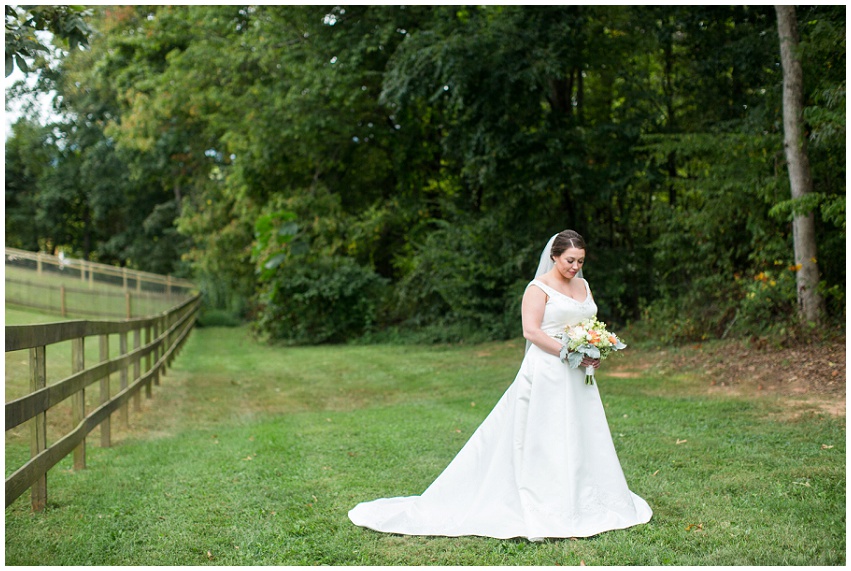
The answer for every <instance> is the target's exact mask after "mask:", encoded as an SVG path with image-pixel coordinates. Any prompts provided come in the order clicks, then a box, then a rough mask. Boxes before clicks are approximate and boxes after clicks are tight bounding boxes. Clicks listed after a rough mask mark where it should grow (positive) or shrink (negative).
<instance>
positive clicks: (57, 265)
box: [5, 248, 195, 319]
mask: <svg viewBox="0 0 851 571" xmlns="http://www.w3.org/2000/svg"><path fill="white" fill-rule="evenodd" d="M5 254H6V256H5V257H6V260H5V268H6V274H5V283H6V295H5V297H6V303H7V304H12V305H17V306H21V307H28V308H32V309H37V310H42V311H47V312H50V313H57V314H59V315H61V316H62V317H76V318H84V319H87V318H99V319H100V318H103V319H113V318H126V319H131V318H133V317H143V316H147V315H153V314H155V313H159V312H161V311H164V310H166V309H168V308H170V307H173V306H175V305H177V304H178V303H180V302H181V301H184V300H186V299H188V298H189V297H191V296H192V295H193V294H194V292H195V286H194V285H193V284H192V283H191V282H189V281H187V280H183V279H179V278H174V277H171V276H162V275H159V274H152V273H150V272H142V271H138V270H131V269H128V268H119V267H115V266H109V265H106V264H99V263H96V262H89V261H87V260H77V259H73V258H65V257H60V256H52V255H50V254H45V253H42V252H27V251H26V250H18V249H16V248H6V252H5Z"/></svg>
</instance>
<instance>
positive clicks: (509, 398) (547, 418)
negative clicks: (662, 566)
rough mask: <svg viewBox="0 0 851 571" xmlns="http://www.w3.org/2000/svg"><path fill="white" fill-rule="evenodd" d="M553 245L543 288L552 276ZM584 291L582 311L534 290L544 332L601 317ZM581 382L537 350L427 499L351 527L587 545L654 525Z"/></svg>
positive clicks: (374, 504)
mask: <svg viewBox="0 0 851 571" xmlns="http://www.w3.org/2000/svg"><path fill="white" fill-rule="evenodd" d="M554 239H555V236H554V237H553V238H552V239H550V242H549V243H548V244H547V246H546V247H545V248H544V251H543V253H542V254H541V259H540V264H539V267H538V271H537V272H536V278H537V277H538V276H540V275H543V274H544V273H546V272H547V271H549V269H550V268H552V260H551V259H550V251H551V248H552V243H553V240H554ZM548 264H549V266H548ZM580 279H581V278H580ZM582 282H583V283H584V285H585V288H586V297H585V299H584V301H578V300H576V299H574V298H572V297H568V296H566V295H564V294H562V293H560V292H559V291H557V290H555V289H552V288H550V287H549V286H548V285H547V284H545V283H543V282H541V281H539V280H538V279H534V280H532V281H531V282H530V283H529V285H528V286H527V288H528V287H537V288H540V289H542V290H543V291H544V292H546V293H547V296H548V300H547V302H546V307H545V310H544V317H543V321H542V323H541V329H542V330H543V331H545V332H546V333H548V334H551V335H552V334H555V333H559V332H561V331H563V330H564V328H565V326H567V325H573V324H576V323H578V322H580V321H582V320H583V319H587V318H589V317H592V316H594V315H595V314H596V313H597V306H596V304H595V303H594V300H593V298H592V297H591V295H590V292H591V290H590V288H589V286H588V283H587V282H585V280H584V279H583V280H582ZM584 380H585V373H584V370H583V369H572V368H570V367H568V365H566V364H565V363H563V362H562V361H561V360H560V359H559V357H558V356H555V355H551V354H550V353H547V352H546V351H544V350H543V349H541V348H540V347H538V346H537V345H534V344H532V345H531V346H530V347H528V348H527V350H526V353H525V355H524V357H523V362H522V363H521V365H520V370H519V371H518V372H517V375H516V377H515V379H514V381H513V382H512V383H511V385H510V386H509V387H508V389H507V390H506V391H505V393H504V394H503V395H502V397H501V398H500V399H499V402H497V403H496V405H495V406H494V408H493V410H491V412H490V413H489V414H488V416H487V417H486V418H485V419H484V421H483V422H482V424H481V425H480V426H479V427H478V428H477V429H476V431H475V432H474V433H473V434H472V436H471V437H470V439H469V440H468V441H467V443H466V444H465V445H464V447H463V448H462V449H461V450H460V451H459V452H458V454H457V455H456V456H455V458H454V459H452V461H451V462H450V463H449V465H448V466H447V467H446V469H445V470H444V471H443V472H442V473H441V474H440V475H439V476H438V477H437V479H435V480H434V482H432V484H431V485H429V486H428V488H427V489H426V490H425V491H424V492H423V493H422V494H421V495H418V496H417V495H411V496H404V497H395V498H382V499H378V500H373V501H368V502H363V503H360V504H358V505H357V506H355V507H354V508H353V509H352V510H351V511H349V518H350V519H351V521H352V522H353V523H355V524H356V525H358V526H362V527H366V528H369V529H373V530H376V531H380V532H385V533H397V534H403V535H426V536H450V537H455V536H463V535H479V536H486V537H495V538H502V539H507V538H513V537H525V538H528V539H530V540H539V539H543V538H547V537H549V538H567V537H589V536H592V535H596V534H599V533H602V532H605V531H609V530H614V529H623V528H627V527H631V526H634V525H638V524H642V523H646V522H648V521H649V520H650V518H651V517H652V513H653V512H652V510H651V509H650V507H649V506H648V505H647V502H645V501H644V500H643V499H642V498H641V497H639V496H638V495H636V494H634V493H633V492H632V491H630V489H629V487H628V486H627V482H626V479H625V477H624V473H623V470H622V469H621V465H620V461H619V460H618V456H617V453H616V451H615V448H614V444H613V442H612V437H611V433H610V431H609V426H608V423H607V421H606V415H605V411H604V409H603V405H602V402H601V400H600V394H599V392H598V387H597V384H592V385H586V384H585V382H584ZM415 444H416V443H412V446H415Z"/></svg>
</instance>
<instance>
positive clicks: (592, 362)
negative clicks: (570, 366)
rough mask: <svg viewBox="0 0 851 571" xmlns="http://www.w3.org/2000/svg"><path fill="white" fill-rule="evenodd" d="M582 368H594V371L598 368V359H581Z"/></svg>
mask: <svg viewBox="0 0 851 571" xmlns="http://www.w3.org/2000/svg"><path fill="white" fill-rule="evenodd" d="M582 366H583V367H594V368H595V369H596V368H597V367H599V366H600V359H592V358H591V357H582Z"/></svg>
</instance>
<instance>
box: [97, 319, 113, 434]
mask: <svg viewBox="0 0 851 571" xmlns="http://www.w3.org/2000/svg"><path fill="white" fill-rule="evenodd" d="M105 361H109V334H105V335H101V336H100V362H101V363H103V362H105ZM108 402H109V374H107V375H106V376H104V377H103V378H102V379H101V380H100V404H102V405H103V404H106V403H108ZM111 416H112V415H110V416H107V417H106V418H105V419H103V422H102V423H101V425H100V445H101V446H102V447H103V448H109V446H110V443H111V438H112V427H111V425H110V421H111V420H112V418H111Z"/></svg>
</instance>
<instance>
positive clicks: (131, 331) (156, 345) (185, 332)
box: [6, 295, 201, 511]
mask: <svg viewBox="0 0 851 571" xmlns="http://www.w3.org/2000/svg"><path fill="white" fill-rule="evenodd" d="M200 301H201V298H200V296H199V295H195V296H193V297H192V298H190V299H188V300H186V301H185V302H183V303H181V304H180V305H178V306H176V307H174V308H173V309H171V310H169V311H166V312H164V313H162V314H160V315H157V316H154V317H148V318H141V319H129V320H125V321H65V322H60V323H47V324H40V325H17V326H6V351H7V352H9V351H19V350H27V349H28V350H29V374H30V392H29V394H27V395H25V396H23V397H21V398H18V399H15V400H12V401H10V402H7V403H6V431H7V432H8V431H9V430H11V429H14V428H15V427H17V426H19V425H21V424H23V423H24V422H27V421H29V422H30V423H31V429H30V460H29V461H28V462H26V463H25V464H24V465H23V466H21V467H20V468H18V469H17V470H16V471H15V472H14V473H13V474H12V475H11V476H9V477H8V478H7V479H6V505H7V506H8V505H9V504H10V503H12V502H13V501H14V500H15V499H16V498H18V497H19V496H21V495H22V494H23V493H24V492H25V491H26V490H27V489H28V488H32V507H33V510H35V511H40V510H42V509H44V507H45V505H46V503H47V472H48V470H50V469H51V468H52V467H53V466H55V465H56V464H57V463H58V462H59V461H60V460H62V459H63V458H64V457H66V456H68V455H69V454H71V453H72V452H73V454H74V469H77V470H79V469H84V468H85V467H86V436H87V435H88V434H89V433H90V432H91V431H92V430H93V429H94V428H95V427H97V426H100V427H101V432H100V434H101V446H105V447H108V446H110V418H111V415H112V414H113V413H115V412H119V413H120V414H121V415H122V417H123V418H124V420H125V421H126V420H127V416H128V406H129V401H130V399H131V398H133V399H135V403H136V405H137V408H138V405H139V398H140V392H141V389H142V388H143V387H144V388H145V394H146V396H147V397H149V398H150V397H151V385H152V384H154V385H158V384H159V383H160V376H161V375H164V374H165V373H166V370H167V368H168V367H170V366H171V363H172V360H173V359H174V357H175V355H176V354H177V352H178V351H179V349H180V348H181V346H182V345H183V343H184V342H185V341H186V339H187V337H188V336H189V333H190V331H191V330H192V327H193V325H194V324H195V318H196V314H197V311H198V308H199V305H200ZM116 334H117V335H118V339H119V345H120V347H119V353H120V354H119V356H118V357H115V358H112V359H110V358H109V336H110V335H116ZM143 334H144V344H143V343H142V335H143ZM130 336H132V348H131V347H130V346H129V344H128V341H129V339H128V337H130ZM89 337H97V338H98V342H99V355H100V362H99V363H98V364H96V365H94V366H91V367H88V368H87V366H86V363H85V342H86V339H87V338H89ZM64 341H70V342H71V361H72V363H71V366H72V371H73V372H72V374H71V376H69V377H67V378H65V379H63V380H61V381H59V382H56V383H53V384H50V385H47V383H46V380H47V357H46V355H47V351H46V349H47V347H48V346H49V345H52V344H55V343H60V342H64ZM114 373H117V374H118V375H119V380H120V387H121V388H120V390H119V391H118V392H117V393H116V394H114V395H110V375H112V374H114ZM94 383H99V384H100V406H98V407H97V408H95V409H94V410H92V411H90V412H88V414H87V412H86V398H85V391H86V388H87V387H89V386H90V385H92V384H94ZM67 399H71V407H72V413H73V417H74V418H73V422H74V424H75V425H76V426H75V428H73V429H72V430H71V431H70V432H69V433H67V434H65V435H63V436H62V437H61V438H60V439H59V440H57V441H56V442H55V443H53V444H52V445H50V446H47V414H48V413H49V411H50V409H51V408H53V407H55V406H56V405H57V404H59V403H61V402H63V401H66V400H67Z"/></svg>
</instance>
